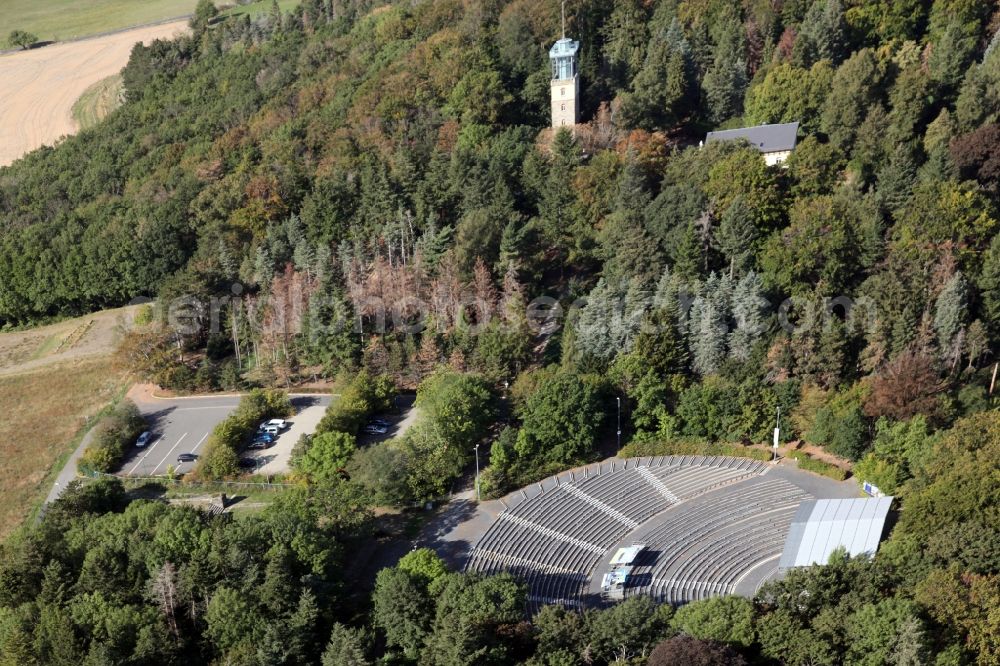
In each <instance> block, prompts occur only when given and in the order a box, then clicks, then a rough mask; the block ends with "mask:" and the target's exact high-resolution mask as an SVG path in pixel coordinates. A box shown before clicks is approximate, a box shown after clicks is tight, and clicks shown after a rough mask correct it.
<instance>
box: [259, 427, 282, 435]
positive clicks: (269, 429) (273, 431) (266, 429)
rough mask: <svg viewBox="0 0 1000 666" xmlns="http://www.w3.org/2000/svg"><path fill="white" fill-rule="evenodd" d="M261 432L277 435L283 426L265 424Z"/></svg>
mask: <svg viewBox="0 0 1000 666" xmlns="http://www.w3.org/2000/svg"><path fill="white" fill-rule="evenodd" d="M260 432H262V433H265V434H267V435H272V436H274V437H277V436H278V433H279V432H281V428H279V427H278V426H276V425H265V426H263V427H262V428H261V429H260Z"/></svg>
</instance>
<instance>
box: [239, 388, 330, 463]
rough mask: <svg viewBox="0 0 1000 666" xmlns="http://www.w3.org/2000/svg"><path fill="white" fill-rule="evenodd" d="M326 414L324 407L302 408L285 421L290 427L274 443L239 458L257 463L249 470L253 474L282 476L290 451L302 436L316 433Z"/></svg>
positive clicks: (290, 455) (289, 458)
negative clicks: (255, 466) (289, 423)
mask: <svg viewBox="0 0 1000 666" xmlns="http://www.w3.org/2000/svg"><path fill="white" fill-rule="evenodd" d="M325 412H326V407H325V406H324V405H311V406H307V407H304V408H303V409H302V410H301V411H299V412H298V413H297V414H296V415H295V416H293V417H291V418H290V419H286V420H287V421H290V422H291V424H292V425H291V427H289V428H288V430H285V431H283V432H282V433H281V434H279V435H278V438H277V439H275V440H274V443H273V444H271V446H270V447H268V448H266V449H264V450H255V451H246V452H245V453H244V454H243V455H242V456H241V457H242V458H251V459H253V460H256V461H257V465H258V467H257V468H256V469H254V470H250V472H251V473H253V474H284V473H285V472H287V471H288V469H289V467H288V463H289V461H290V460H291V458H292V449H293V448H294V447H295V444H296V442H298V441H299V438H300V437H302V435H311V434H313V433H314V432H315V431H316V426H317V425H319V420H320V419H321V418H323V414H324V413H325Z"/></svg>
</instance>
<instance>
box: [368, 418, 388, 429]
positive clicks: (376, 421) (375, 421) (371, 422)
mask: <svg viewBox="0 0 1000 666" xmlns="http://www.w3.org/2000/svg"><path fill="white" fill-rule="evenodd" d="M368 425H377V426H382V427H383V428H388V427H389V426H390V425H392V424H391V423H389V422H388V421H386V420H385V419H371V420H369V421H368Z"/></svg>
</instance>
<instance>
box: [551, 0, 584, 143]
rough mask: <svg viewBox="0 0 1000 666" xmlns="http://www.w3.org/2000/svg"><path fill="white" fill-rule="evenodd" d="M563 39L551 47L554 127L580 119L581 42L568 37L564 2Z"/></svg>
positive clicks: (573, 123)
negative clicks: (578, 69)
mask: <svg viewBox="0 0 1000 666" xmlns="http://www.w3.org/2000/svg"><path fill="white" fill-rule="evenodd" d="M562 27H563V35H562V39H560V40H559V41H557V42H556V43H555V44H553V45H552V48H551V49H549V60H550V61H551V62H552V127H556V128H558V127H563V126H569V127H572V126H573V125H575V124H576V123H577V122H578V121H579V120H580V109H579V100H580V76H579V73H578V72H577V60H576V54H577V52H578V51H579V50H580V42H575V41H573V40H572V39H569V38H568V37H566V3H565V1H564V2H563V3H562Z"/></svg>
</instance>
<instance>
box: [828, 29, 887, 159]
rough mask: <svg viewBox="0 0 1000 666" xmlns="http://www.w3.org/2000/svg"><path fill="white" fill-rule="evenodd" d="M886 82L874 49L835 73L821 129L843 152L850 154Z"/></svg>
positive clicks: (855, 56) (856, 56) (854, 56)
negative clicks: (860, 129) (883, 80)
mask: <svg viewBox="0 0 1000 666" xmlns="http://www.w3.org/2000/svg"><path fill="white" fill-rule="evenodd" d="M882 78H883V73H882V67H881V66H880V65H879V62H878V60H877V59H876V57H875V54H874V52H873V51H872V50H871V49H861V50H860V51H856V52H854V53H853V54H852V55H851V57H850V58H848V59H847V60H845V61H844V62H843V64H841V66H840V67H838V68H837V71H836V72H835V73H834V75H833V81H832V83H831V88H830V95H829V96H828V97H827V98H826V103H825V104H824V106H823V114H822V119H821V122H820V127H821V129H822V130H823V131H824V132H825V133H826V134H827V136H829V137H830V141H831V142H832V143H833V144H834V145H836V146H837V147H839V148H840V149H841V150H844V151H848V150H850V148H851V146H852V145H853V143H854V137H855V134H856V132H857V131H858V127H859V126H860V125H861V123H862V122H863V121H864V119H865V116H866V115H867V114H868V110H869V109H870V108H871V106H872V105H874V104H875V103H876V102H877V101H878V100H879V99H880V97H881V94H882V88H881V85H882Z"/></svg>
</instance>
